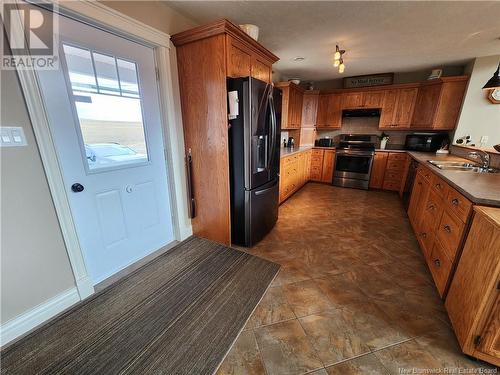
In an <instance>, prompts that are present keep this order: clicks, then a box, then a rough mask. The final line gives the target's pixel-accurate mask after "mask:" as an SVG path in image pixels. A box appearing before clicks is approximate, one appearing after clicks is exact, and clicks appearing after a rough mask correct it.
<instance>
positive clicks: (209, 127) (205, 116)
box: [171, 20, 278, 245]
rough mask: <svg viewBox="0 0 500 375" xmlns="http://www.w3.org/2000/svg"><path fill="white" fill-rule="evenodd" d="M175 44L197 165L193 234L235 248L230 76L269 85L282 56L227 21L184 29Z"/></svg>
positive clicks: (188, 143) (188, 140) (189, 144)
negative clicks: (232, 229) (255, 79)
mask: <svg viewBox="0 0 500 375" xmlns="http://www.w3.org/2000/svg"><path fill="white" fill-rule="evenodd" d="M171 40H172V43H173V44H174V45H175V46H176V52H177V67H178V71H179V85H180V92H181V98H180V99H181V108H182V122H183V126H184V146H185V147H184V148H185V150H186V152H188V150H191V156H192V161H193V162H192V166H191V175H192V184H191V186H192V189H193V194H194V202H195V206H196V210H195V212H196V216H195V217H193V218H192V219H191V224H192V227H193V234H195V235H197V236H201V237H205V238H208V239H211V240H213V241H217V242H220V243H223V244H226V245H230V244H231V212H230V211H231V195H230V194H231V191H230V173H229V168H230V166H229V158H228V155H229V139H228V131H227V113H228V110H227V89H226V87H227V82H226V81H227V77H243V76H249V75H254V76H257V77H260V78H259V79H263V80H267V81H268V82H270V80H271V75H270V72H271V66H272V64H273V63H274V62H276V61H277V60H278V57H277V56H275V55H274V54H273V53H271V52H270V51H268V50H267V49H266V48H264V47H263V46H262V45H261V44H259V43H258V42H256V41H255V40H254V39H252V38H251V37H250V36H248V35H247V34H245V33H244V32H243V31H242V30H241V29H240V28H239V27H238V26H237V25H235V24H233V23H231V22H229V21H228V20H220V21H216V22H213V23H211V24H207V25H202V26H199V27H196V28H194V29H190V30H186V31H183V32H181V33H178V34H175V35H172V37H171ZM266 78H267V79H266ZM209 140H214V141H213V142H211V141H209Z"/></svg>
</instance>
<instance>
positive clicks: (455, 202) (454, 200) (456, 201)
mask: <svg viewBox="0 0 500 375" xmlns="http://www.w3.org/2000/svg"><path fill="white" fill-rule="evenodd" d="M451 203H452V204H453V205H454V206H458V199H457V198H453V199H452V200H451Z"/></svg>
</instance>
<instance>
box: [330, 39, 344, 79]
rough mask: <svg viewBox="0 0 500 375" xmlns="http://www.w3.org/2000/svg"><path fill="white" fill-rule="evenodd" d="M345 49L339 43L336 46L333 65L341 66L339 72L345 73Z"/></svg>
mask: <svg viewBox="0 0 500 375" xmlns="http://www.w3.org/2000/svg"><path fill="white" fill-rule="evenodd" d="M344 53H345V50H343V49H340V48H339V46H338V44H337V45H336V46H335V53H334V54H333V66H334V67H335V68H339V73H341V74H342V73H344V70H345V65H344V59H343V58H342V56H343V55H344Z"/></svg>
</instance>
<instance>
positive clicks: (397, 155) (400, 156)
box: [387, 152, 406, 161]
mask: <svg viewBox="0 0 500 375" xmlns="http://www.w3.org/2000/svg"><path fill="white" fill-rule="evenodd" d="M387 160H403V161H404V160H406V153H405V152H391V153H389V156H388V159H387Z"/></svg>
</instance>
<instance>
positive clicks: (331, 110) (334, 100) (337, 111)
mask: <svg viewBox="0 0 500 375" xmlns="http://www.w3.org/2000/svg"><path fill="white" fill-rule="evenodd" d="M326 127H327V128H331V129H340V128H341V127H342V96H341V95H338V94H330V95H328V110H327V117H326Z"/></svg>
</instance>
